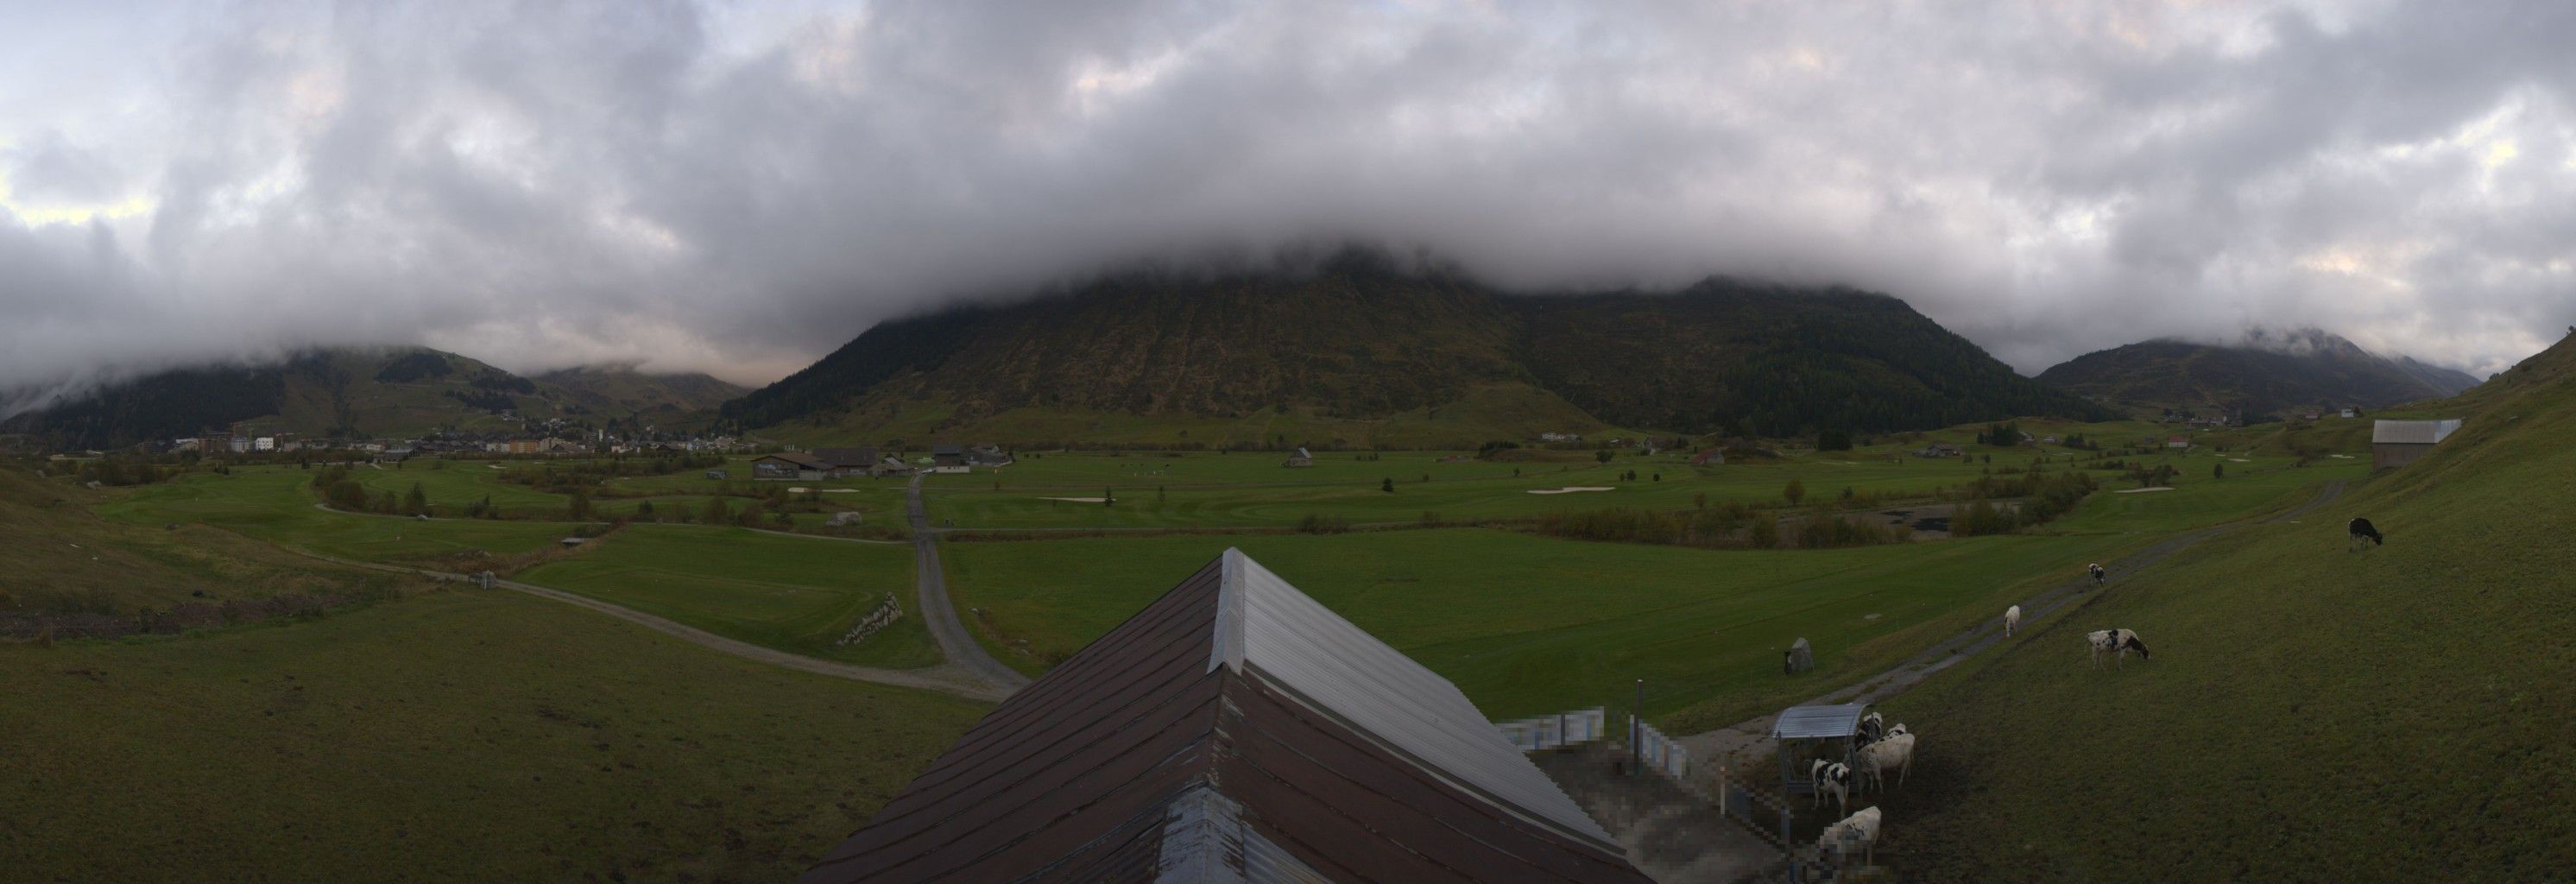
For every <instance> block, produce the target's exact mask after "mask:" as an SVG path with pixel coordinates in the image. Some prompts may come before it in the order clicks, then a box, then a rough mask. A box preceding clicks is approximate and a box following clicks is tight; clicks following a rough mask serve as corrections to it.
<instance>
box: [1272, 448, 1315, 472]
mask: <svg viewBox="0 0 2576 884" xmlns="http://www.w3.org/2000/svg"><path fill="white" fill-rule="evenodd" d="M1314 465H1315V456H1314V455H1313V454H1309V453H1307V451H1306V446H1303V445H1300V446H1297V453H1295V454H1291V455H1289V456H1288V462H1286V463H1283V464H1280V466H1283V467H1311V466H1314Z"/></svg>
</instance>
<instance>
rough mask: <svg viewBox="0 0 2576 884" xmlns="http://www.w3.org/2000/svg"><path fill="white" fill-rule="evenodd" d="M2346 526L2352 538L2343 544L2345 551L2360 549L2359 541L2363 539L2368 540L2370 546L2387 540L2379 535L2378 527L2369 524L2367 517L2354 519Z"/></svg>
mask: <svg viewBox="0 0 2576 884" xmlns="http://www.w3.org/2000/svg"><path fill="white" fill-rule="evenodd" d="M2346 528H2347V529H2348V530H2350V531H2351V532H2352V540H2351V541H2349V542H2347V543H2346V544H2345V545H2344V551H2346V552H2350V551H2352V550H2357V549H2360V548H2361V542H2362V541H2363V540H2365V539H2366V540H2369V541H2370V543H2371V545H2372V546H2378V545H2380V544H2383V543H2387V542H2388V541H2387V539H2386V538H2383V537H2380V536H2379V528H2378V527H2376V526H2373V525H2372V524H2370V520H2369V519H2354V520H2352V524H2351V525H2348V526H2346Z"/></svg>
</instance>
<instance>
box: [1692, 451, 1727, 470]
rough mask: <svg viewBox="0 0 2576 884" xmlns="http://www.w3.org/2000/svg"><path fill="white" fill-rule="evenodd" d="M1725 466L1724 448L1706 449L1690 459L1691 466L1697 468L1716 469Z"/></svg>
mask: <svg viewBox="0 0 2576 884" xmlns="http://www.w3.org/2000/svg"><path fill="white" fill-rule="evenodd" d="M1725 464H1726V449H1723V448H1710V449H1705V450H1702V451H1701V452H1700V453H1698V454H1694V455H1691V459H1690V465H1691V466H1695V467H1714V466H1724V465H1725Z"/></svg>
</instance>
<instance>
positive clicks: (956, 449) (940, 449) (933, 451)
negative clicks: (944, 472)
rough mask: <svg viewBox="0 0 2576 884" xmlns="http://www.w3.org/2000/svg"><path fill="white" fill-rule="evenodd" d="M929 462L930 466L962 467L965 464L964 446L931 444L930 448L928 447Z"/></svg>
mask: <svg viewBox="0 0 2576 884" xmlns="http://www.w3.org/2000/svg"><path fill="white" fill-rule="evenodd" d="M930 463H931V465H932V466H941V467H962V466H965V465H966V446H963V445H933V446H931V448H930Z"/></svg>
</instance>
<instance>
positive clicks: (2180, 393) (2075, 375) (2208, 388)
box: [2038, 329, 2478, 416]
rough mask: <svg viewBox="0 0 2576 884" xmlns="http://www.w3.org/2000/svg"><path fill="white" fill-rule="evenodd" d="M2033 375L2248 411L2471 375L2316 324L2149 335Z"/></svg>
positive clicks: (2349, 402)
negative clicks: (2231, 340) (2207, 335)
mask: <svg viewBox="0 0 2576 884" xmlns="http://www.w3.org/2000/svg"><path fill="white" fill-rule="evenodd" d="M2038 377H2039V380H2040V382H2042V383H2046V384H2051V385H2054V386H2057V387H2060V388H2062V389H2066V390H2070V391H2073V392H2076V393H2080V394H2083V395H2086V396H2089V397H2093V398H2096V399H2099V400H2104V401H2111V402H2119V403H2124V404H2128V405H2132V406H2139V407H2168V408H2183V409H2195V410H2196V409H2203V408H2211V407H2215V408H2219V409H2222V410H2229V411H2239V412H2243V413H2245V414H2247V415H2254V416H2259V415H2276V414H2277V413H2279V412H2282V411H2285V410H2289V409H2296V408H2310V407H2313V408H2336V407H2341V406H2359V407H2363V408H2380V407H2386V406H2390V405H2395V404H2398V403H2401V402H2412V401H2417V400H2423V399H2438V398H2443V397H2447V396H2454V395H2458V394H2459V393H2460V392H2462V391H2465V390H2467V389H2469V388H2470V387H2474V386H2476V385H2477V384H2478V379H2477V378H2475V377H2472V376H2470V375H2469V374H2468V373H2466V372H2462V371H2458V370H2454V369H2448V368H2442V367H2439V366H2435V365H2431V364H2429V363H2425V362H2422V361H2420V360H2416V359H2414V358H2413V357H2397V358H2391V357H2387V356H2382V355H2379V354H2376V353H2372V352H2370V351H2368V350H2365V349H2362V348H2361V346H2360V345H2357V344H2354V343H2353V342H2352V341H2350V340H2346V339H2345V338H2343V337H2341V336H2339V335H2335V334H2331V333H2328V332H2325V331H2321V330H2317V329H2298V330H2294V331H2290V332H2270V331H2262V330H2257V331H2253V332H2249V333H2248V334H2247V336H2246V337H2245V338H2244V339H2243V340H2242V341H2240V342H2239V343H2236V344H2210V343H2202V342H2196V341H2187V340H2181V339H2176V338H2157V339H2151V340H2146V341H2140V342H2137V343H2133V344H2124V345H2121V346H2118V347H2113V348H2110V349H2107V350H2097V351H2094V352H2091V353H2086V354H2084V355H2081V356H2077V357H2075V358H2073V359H2069V360H2067V361H2065V362H2061V363H2059V364H2057V365H2054V366H2051V367H2050V368H2049V369H2048V370H2046V371H2043V372H2040V373H2039V376H2038Z"/></svg>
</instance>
